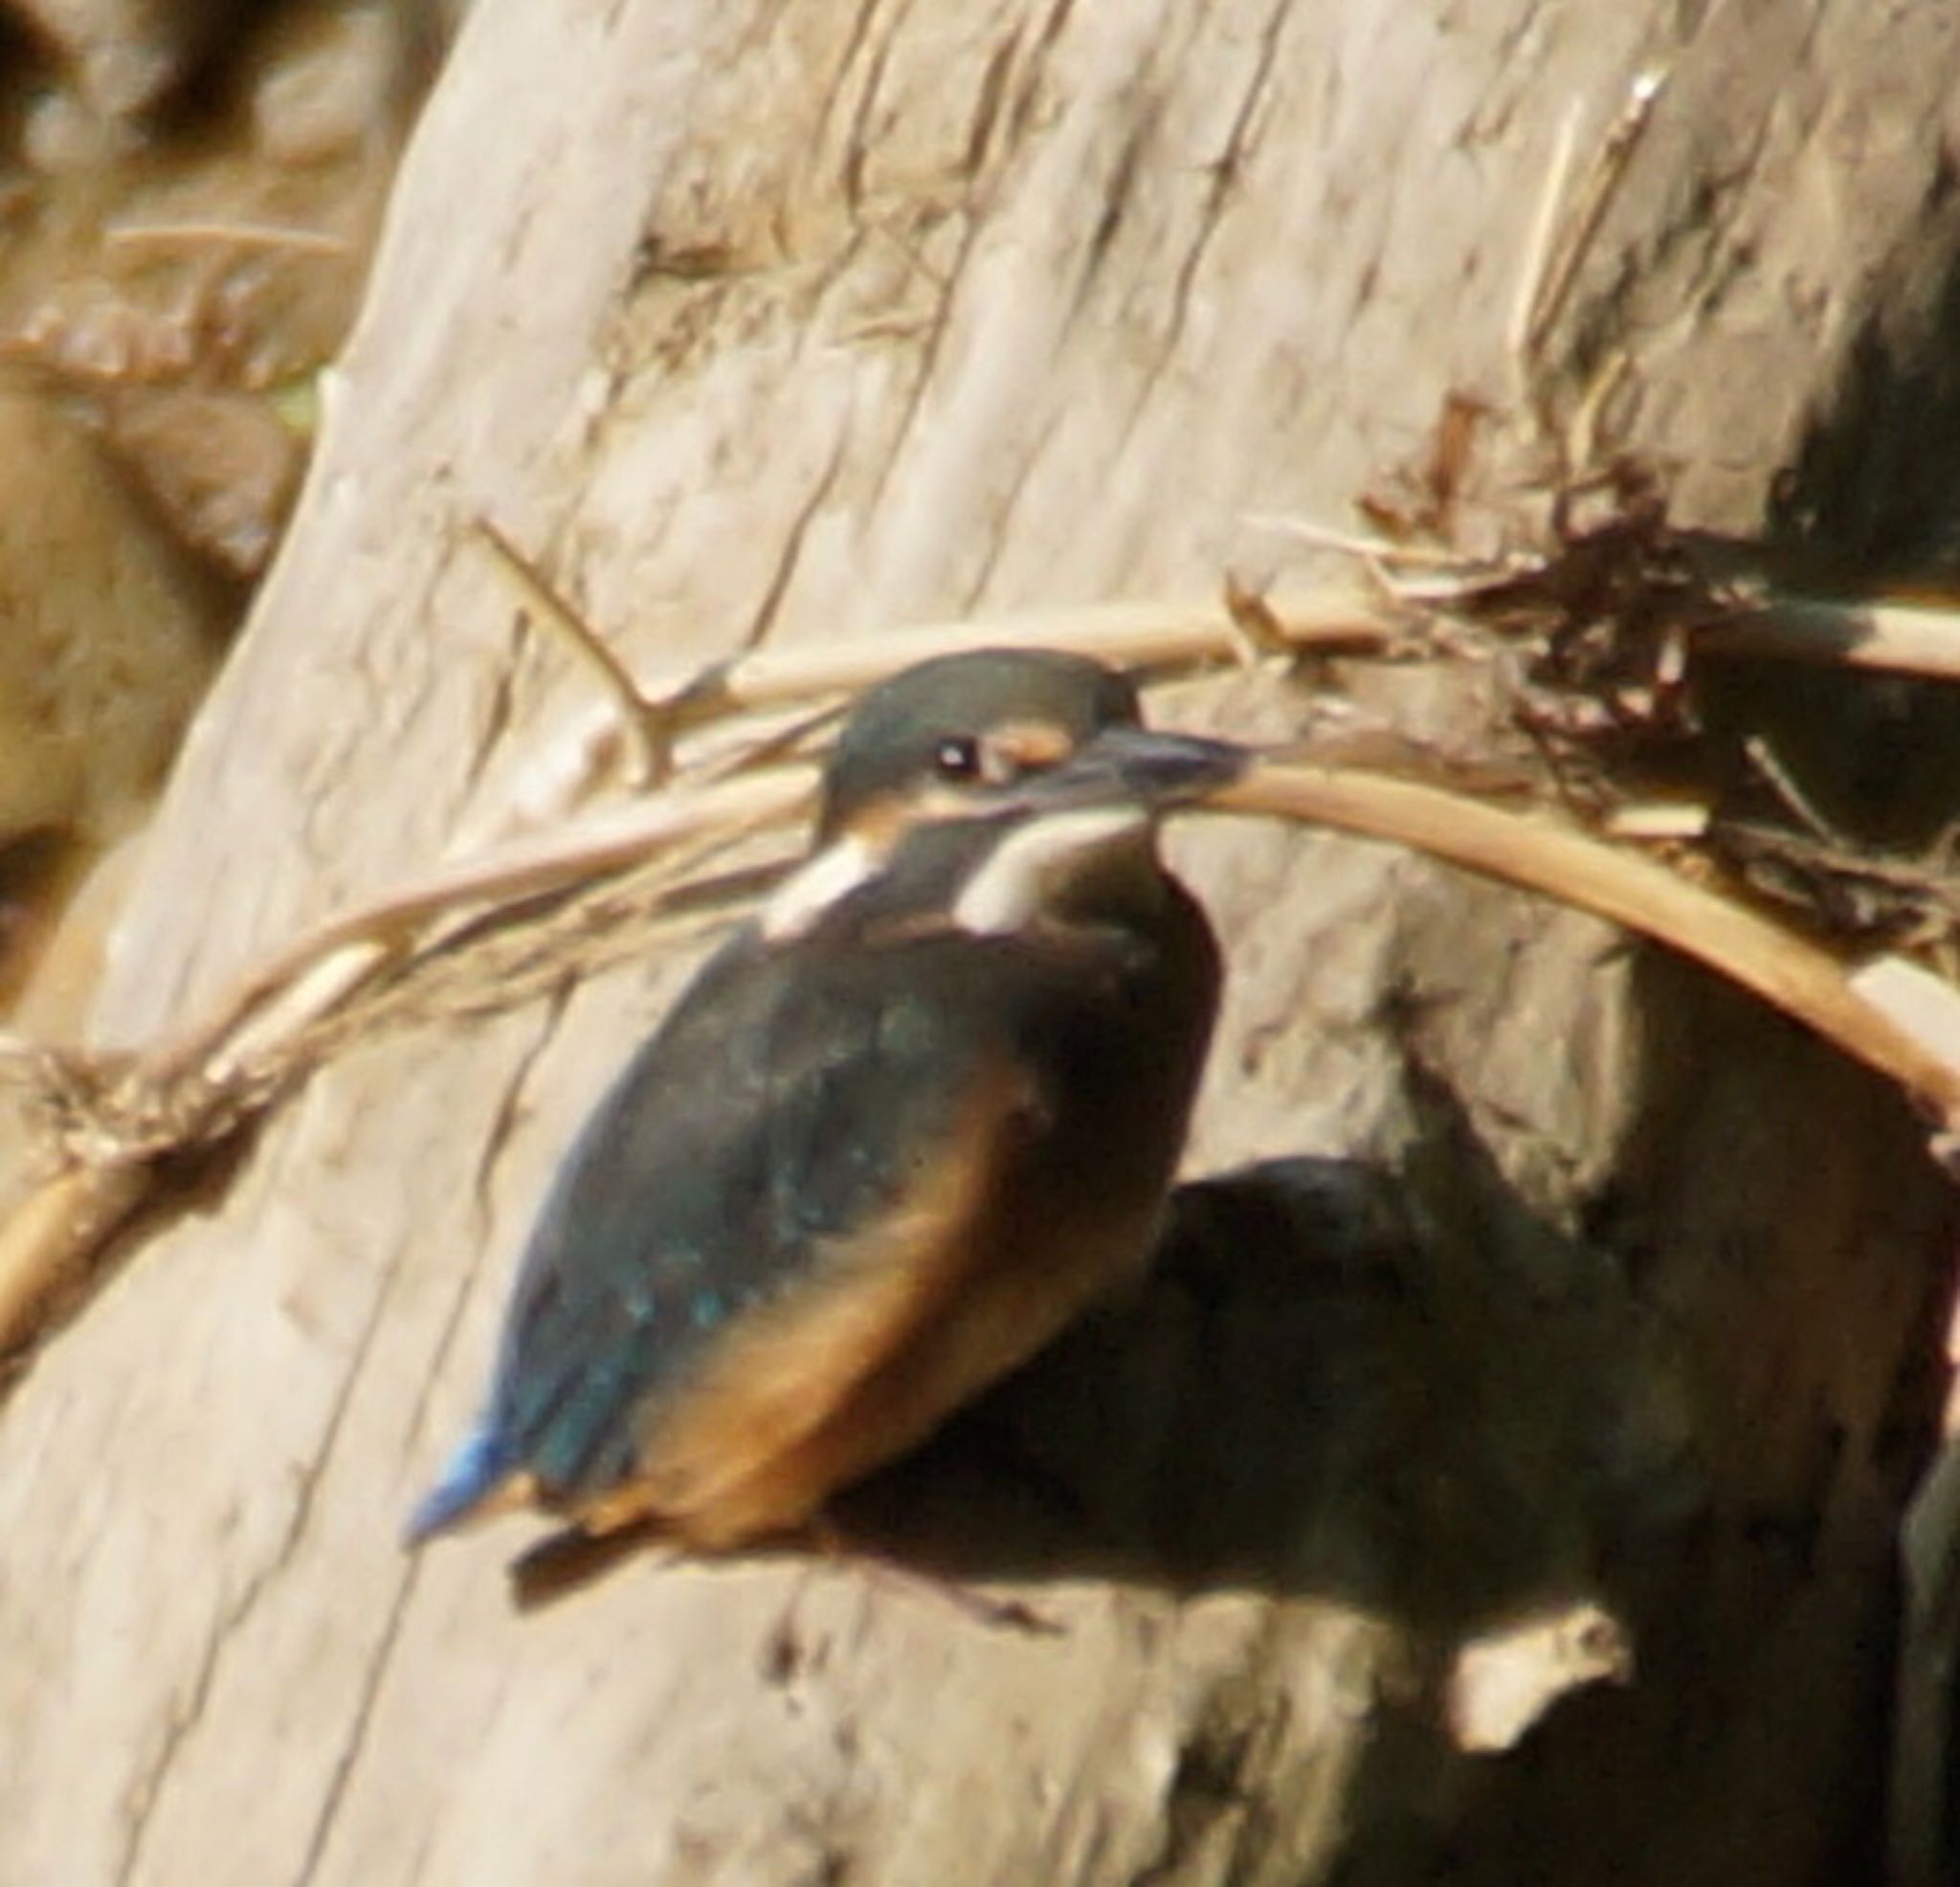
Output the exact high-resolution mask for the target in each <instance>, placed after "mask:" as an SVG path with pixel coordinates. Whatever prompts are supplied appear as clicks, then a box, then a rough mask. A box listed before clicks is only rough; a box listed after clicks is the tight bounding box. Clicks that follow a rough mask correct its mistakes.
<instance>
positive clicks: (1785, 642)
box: [1694, 590, 1960, 681]
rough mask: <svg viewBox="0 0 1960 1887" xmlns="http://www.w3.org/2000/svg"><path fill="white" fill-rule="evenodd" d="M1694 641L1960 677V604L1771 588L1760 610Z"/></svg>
mask: <svg viewBox="0 0 1960 1887" xmlns="http://www.w3.org/2000/svg"><path fill="white" fill-rule="evenodd" d="M1694 647H1695V653H1696V654H1697V655H1755V656H1774V657H1777V658H1780V659H1783V660H1787V661H1801V662H1815V663H1819V664H1822V665H1825V666H1829V667H1833V668H1870V669H1880V670H1882V671H1884V672H1885V673H1887V674H1892V675H1925V676H1932V677H1938V678H1940V679H1942V680H1947V681H1960V610H1956V609H1954V608H1953V607H1951V606H1950V605H1948V606H1942V605H1940V604H1937V603H1931V602H1923V603H1922V602H1905V601H1884V600H1881V599H1872V600H1865V601H1860V600H1858V599H1856V598H1850V599H1845V600H1842V601H1835V600H1833V599H1831V598H1829V597H1823V596H1802V595H1798V594H1797V593H1796V592H1794V591H1793V590H1772V591H1771V592H1770V593H1769V594H1768V595H1767V596H1766V597H1765V598H1764V601H1763V605H1762V608H1761V609H1760V610H1750V611H1749V612H1748V613H1746V614H1744V615H1741V616H1738V617H1737V618H1735V619H1734V620H1732V621H1729V622H1724V623H1718V624H1713V625H1711V626H1710V627H1708V628H1706V629H1704V630H1700V631H1698V632H1697V633H1696V636H1695V644H1694Z"/></svg>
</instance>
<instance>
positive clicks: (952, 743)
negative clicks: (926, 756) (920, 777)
mask: <svg viewBox="0 0 1960 1887" xmlns="http://www.w3.org/2000/svg"><path fill="white" fill-rule="evenodd" d="M932 766H933V770H934V771H935V772H936V773H937V774H938V775H939V777H940V778H941V779H942V780H977V779H978V778H979V777H980V766H981V755H980V743H979V742H978V741H976V740H974V739H973V737H972V736H971V735H970V734H956V735H953V736H950V737H949V738H948V739H947V740H944V741H942V742H940V744H939V745H938V746H937V747H935V748H934V749H933V754H932Z"/></svg>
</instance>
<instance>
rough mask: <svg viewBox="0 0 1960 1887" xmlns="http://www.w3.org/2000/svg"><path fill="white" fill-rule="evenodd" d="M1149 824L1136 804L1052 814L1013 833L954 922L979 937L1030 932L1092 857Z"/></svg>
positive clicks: (956, 908)
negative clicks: (1063, 886)
mask: <svg viewBox="0 0 1960 1887" xmlns="http://www.w3.org/2000/svg"><path fill="white" fill-rule="evenodd" d="M1149 823H1150V815H1149V814H1148V813H1147V811H1145V810H1143V809H1142V808H1141V807H1135V806H1089V807H1084V808H1083V809H1082V810H1080V811H1077V812H1051V813H1049V814H1048V815H1047V816H1046V817H1045V818H1036V819H1033V820H1031V821H1030V822H1029V823H1028V824H1027V825H1025V826H1022V827H1021V828H1020V829H1019V830H1018V831H1016V832H1011V833H1009V835H1008V836H1007V837H1006V838H1004V839H1003V840H1002V841H1001V842H1000V844H999V845H997V846H995V847H994V849H993V853H992V855H991V857H990V858H989V859H988V860H987V862H986V863H985V864H984V865H982V866H981V867H980V869H979V870H978V871H977V872H975V873H974V874H973V876H972V877H971V878H969V880H968V882H967V887H966V889H965V890H964V891H962V892H961V893H960V895H959V898H958V899H957V901H956V902H955V903H954V905H953V921H954V922H955V923H956V924H958V925H959V927H960V928H961V929H962V930H966V931H970V932H972V933H973V935H975V936H976V937H1009V936H1012V935H1013V933H1014V932H1016V931H1020V930H1025V929H1026V928H1027V927H1028V925H1029V924H1031V923H1032V922H1033V921H1035V919H1036V918H1037V917H1038V916H1039V915H1040V914H1041V911H1042V909H1043V908H1044V907H1045V906H1046V905H1047V903H1048V901H1049V899H1050V898H1051V897H1052V896H1053V895H1054V893H1055V892H1056V891H1057V890H1058V889H1059V888H1060V887H1061V886H1062V885H1064V884H1066V883H1067V882H1068V880H1069V878H1070V877H1072V876H1073V875H1074V873H1075V872H1076V870H1077V869H1078V868H1079V867H1080V865H1081V864H1082V863H1083V861H1084V860H1085V859H1087V858H1088V857H1089V856H1090V855H1093V854H1095V853H1097V852H1101V851H1103V849H1104V848H1106V847H1108V846H1111V845H1113V844H1115V843H1116V842H1117V841H1118V840H1120V839H1126V838H1131V837H1134V836H1135V835H1136V834H1137V833H1139V832H1143V831H1144V829H1145V828H1146V827H1147V826H1148V824H1149Z"/></svg>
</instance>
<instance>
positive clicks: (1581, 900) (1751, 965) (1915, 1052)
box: [1205, 761, 1960, 1132]
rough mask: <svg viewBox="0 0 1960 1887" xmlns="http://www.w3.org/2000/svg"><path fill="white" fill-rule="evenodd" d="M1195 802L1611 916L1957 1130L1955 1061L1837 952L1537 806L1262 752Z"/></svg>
mask: <svg viewBox="0 0 1960 1887" xmlns="http://www.w3.org/2000/svg"><path fill="white" fill-rule="evenodd" d="M1205 804H1206V806H1207V807H1208V808H1209V809H1211V810H1216V811H1221V812H1251V813H1259V814H1264V815H1268V816H1275V817H1279V818H1284V819H1293V820H1299V821H1302V822H1304V823H1307V824H1312V825H1323V826H1332V827H1335V828H1337V829H1338V830H1340V831H1342V832H1355V833H1359V834H1361V835H1363V836H1366V837H1369V838H1379V839H1388V840H1391V841H1392V842H1394V843H1396V844H1399V845H1408V846H1413V847H1414V848H1415V849H1417V850H1418V851H1422V852H1426V853H1428V854H1430V855H1432V856H1434V857H1437V858H1442V859H1446V860H1447V861H1448V862H1450V863H1451V864H1454V865H1461V866H1464V867H1466V868H1468V869H1469V870H1471V871H1474V872H1479V873H1481V874H1482V875H1483V876H1485V877H1494V878H1499V879H1502V880H1503V882H1505V883H1507V884H1513V885H1517V886H1519V887H1521V888H1523V889H1525V890H1527V891H1538V892H1543V893H1545V894H1546V895H1548V896H1549V897H1553V898H1556V899H1560V900H1561V901H1563V902H1565V903H1568V904H1572V905H1576V906H1577V907H1578V908H1579V909H1581V910H1586V911H1591V912H1593V914H1595V915H1596V916H1599V917H1603V918H1608V919H1611V920H1612V921H1614V922H1615V923H1619V924H1624V925H1625V926H1626V927H1627V928H1628V929H1630V930H1636V931H1638V932H1640V933H1641V934H1642V935H1644V936H1648V937H1652V938H1654V939H1656V940H1657V941H1659V943H1665V944H1667V945H1668V946H1669V947H1670V948H1672V949H1675V950H1678V951H1680V952H1681V953H1682V955H1683V956H1688V957H1692V958H1694V959H1695V960H1696V961H1697V962H1699V963H1703V964H1705V965H1707V966H1709V967H1710V968H1711V969H1714V970H1717V971H1719V972H1720V973H1721V974H1722V975H1724V976H1726V977H1727V978H1728V979H1729V980H1730V981H1731V982H1733V983H1736V984H1739V985H1740V986H1741V987H1742V988H1745V989H1748V990H1750V991H1752V992H1753V993H1754V994H1756V995H1758V996H1761V997H1762V998H1763V999H1764V1000H1765V1001H1767V1002H1769V1003H1771V1004H1772V1005H1773V1006H1774V1007H1775V1008H1777V1009H1779V1010H1783V1011H1784V1013H1786V1014H1788V1015H1791V1016H1793V1017H1794V1018H1795V1019H1796V1020H1798V1021H1800V1022H1802V1023H1804V1024H1806V1025H1807V1026H1808V1027H1809V1028H1811V1029H1813V1030H1815V1032H1817V1033H1818V1034H1820V1035H1822V1036H1823V1037H1824V1038H1825V1039H1826V1040H1827V1041H1830V1042H1832V1043H1833V1044H1835V1045H1836V1046H1837V1047H1838V1048H1839V1049H1841V1050H1843V1051H1844V1053H1845V1054H1850V1055H1852V1056H1854V1057H1856V1058H1857V1059H1858V1060H1860V1061H1862V1062H1864V1063H1865V1064H1866V1065H1867V1066H1868V1067H1872V1068H1876V1069H1877V1070H1879V1072H1880V1073H1882V1074H1884V1075H1888V1076H1890V1077H1892V1079H1894V1080H1895V1081H1897V1082H1899V1083H1900V1084H1901V1085H1902V1086H1903V1087H1904V1088H1905V1089H1906V1090H1907V1092H1908V1093H1910V1094H1911V1095H1913V1096H1914V1097H1915V1098H1916V1099H1918V1100H1919V1101H1920V1102H1921V1103H1922V1104H1924V1105H1925V1106H1927V1108H1929V1109H1931V1110H1932V1111H1933V1112H1934V1113H1935V1114H1936V1116H1937V1117H1938V1119H1939V1121H1941V1123H1942V1125H1943V1127H1944V1128H1945V1129H1946V1130H1947V1131H1949V1132H1950V1131H1953V1130H1955V1128H1956V1127H1960V1068H1956V1067H1955V1066H1954V1065H1953V1064H1952V1063H1950V1062H1949V1061H1948V1060H1946V1059H1944V1058H1943V1057H1942V1056H1940V1055H1939V1054H1935V1053H1934V1052H1933V1051H1932V1050H1931V1049H1930V1048H1928V1047H1927V1045H1926V1044H1924V1043H1922V1042H1921V1041H1919V1040H1917V1039H1916V1038H1915V1037H1914V1036H1913V1035H1911V1034H1909V1033H1908V1032H1906V1031H1904V1029H1902V1028H1900V1027H1899V1026H1898V1025H1897V1024H1896V1023H1894V1022H1893V1021H1892V1020H1891V1019H1890V1017H1888V1016H1887V1015H1885V1014H1884V1013H1883V1012H1882V1011H1881V1010H1879V1009H1878V1008H1877V1007H1875V1006H1874V1005H1873V1004H1872V1003H1870V1002H1868V1001H1866V1000H1865V999H1864V998H1863V997H1862V996H1860V994H1859V993H1858V992H1857V990H1856V989H1854V988H1852V985H1851V982H1850V978H1849V975H1848V973H1847V971H1846V968H1845V966H1843V965H1842V964H1841V963H1839V961H1838V959H1837V958H1836V957H1834V956H1832V955H1831V954H1830V953H1829V952H1828V951H1825V950H1822V949H1819V948H1818V947H1817V946H1816V945H1815V944H1814V943H1808V942H1806V941H1805V940H1804V939H1802V938H1800V937H1797V936H1794V935H1793V934H1792V933H1791V932H1790V931H1787V930H1785V929H1783V928H1782V927H1781V926H1780V925H1778V924H1776V923H1773V922H1771V921H1770V920H1769V919H1767V918H1764V917H1759V916H1758V915H1757V914H1756V913H1755V912H1753V911H1750V910H1748V909H1746V908H1745V907H1743V906H1742V905H1740V904H1736V903H1734V902H1732V901H1730V900H1729V899H1726V898H1723V897H1721V896H1719V895H1717V894H1716V893H1714V892H1711V891H1705V890H1703V889H1702V888H1701V887H1700V886H1698V885H1693V884H1690V883H1688V882H1687V881H1686V880H1685V879H1684V878H1682V877H1677V876H1676V875H1675V874H1674V873H1673V872H1671V871H1669V870H1667V869H1666V868H1665V867H1664V866H1662V865H1658V864H1656V863H1654V862H1653V861H1652V860H1650V859H1646V858H1641V857H1637V856H1635V855H1631V854H1629V853H1626V852H1623V851H1619V850H1617V849H1615V847H1613V846H1610V845H1606V844H1603V843H1601V842H1600V841H1599V840H1597V839H1594V838H1591V837H1589V836H1587V835H1586V834H1585V833H1583V832H1576V831H1573V830H1571V829H1570V828H1569V827H1563V826H1558V825H1554V824H1552V823H1550V822H1549V821H1548V820H1547V819H1544V818H1542V817H1538V816H1534V815H1529V814H1521V813H1515V812H1505V811H1502V810H1498V809H1497V808H1495V807H1491V806H1485V805H1482V804H1481V803H1479V802H1477V801H1475V800H1469V799H1464V798H1462V797H1460V796H1459V795H1458V794H1456V793H1452V792H1446V791H1443V790H1441V789H1439V788H1436V787H1428V786H1421V785H1418V784H1416V783H1414V782H1412V781H1408V780H1399V779H1390V778H1387V777H1385V776H1382V775H1380V774H1369V773H1362V772H1351V771H1347V770H1343V769H1337V768H1333V767H1323V766H1300V765H1297V764H1290V763H1286V762H1279V761H1266V762H1262V763H1259V764H1258V765H1256V766H1254V767H1253V768H1252V770H1251V771H1250V772H1249V773H1248V774H1247V775H1246V776H1245V777H1244V778H1243V779H1242V780H1240V781H1238V782H1237V783H1236V784H1235V785H1233V786H1230V787H1226V788H1223V789H1222V790H1220V791H1219V792H1217V793H1214V794H1213V795H1212V796H1211V797H1210V798H1209V799H1208V800H1207V801H1206V802H1205Z"/></svg>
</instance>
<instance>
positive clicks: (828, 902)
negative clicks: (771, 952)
mask: <svg viewBox="0 0 1960 1887" xmlns="http://www.w3.org/2000/svg"><path fill="white" fill-rule="evenodd" d="M883 863H884V859H883V857H882V856H881V855H880V854H879V852H878V851H877V850H876V848H874V847H873V846H870V845H867V844H866V843H865V841H864V840H863V839H862V838H860V837H859V836H857V834H856V833H853V832H847V833H845V835H844V836H843V837H842V838H840V839H836V840H834V841H833V842H832V843H831V844H829V845H827V846H825V847H824V849H823V850H822V851H821V852H819V853H818V854H817V855H816V856H815V857H814V858H813V859H812V860H811V861H810V862H809V864H807V865H805V866H803V867H802V868H801V870H799V871H795V872H792V873H791V875H790V876H789V877H787V878H785V879H784V880H783V882H782V883H781V884H779V885H778V886H777V887H776V889H775V892H774V895H773V896H771V898H770V899H769V901H768V903H767V904H765V905H764V906H763V907H762V919H761V927H762V934H763V936H764V938H765V939H766V940H767V941H768V943H793V942H794V941H795V940H796V939H797V938H799V937H805V936H808V935H809V933H810V932H811V931H812V930H813V929H814V928H815V927H816V925H817V923H818V922H819V921H821V920H822V918H823V915H824V913H825V912H827V911H829V910H830V909H831V908H832V907H833V906H835V905H836V904H840V903H842V902H843V900H844V899H846V898H848V897H850V895H851V894H852V892H854V891H856V890H857V887H858V886H859V885H860V884H864V883H867V882H868V881H869V880H870V879H871V878H872V877H875V876H876V875H877V873H878V871H879V869H880V866H881V865H882V864H883Z"/></svg>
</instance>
